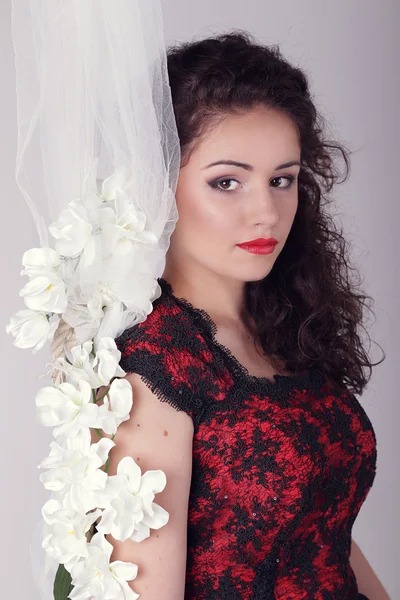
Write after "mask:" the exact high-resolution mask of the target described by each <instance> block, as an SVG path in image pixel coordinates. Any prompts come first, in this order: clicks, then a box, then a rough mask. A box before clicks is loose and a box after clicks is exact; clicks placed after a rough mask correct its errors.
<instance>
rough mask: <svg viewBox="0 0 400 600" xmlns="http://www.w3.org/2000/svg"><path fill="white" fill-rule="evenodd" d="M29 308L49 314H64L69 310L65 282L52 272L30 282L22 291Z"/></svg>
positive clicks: (20, 293) (21, 294)
mask: <svg viewBox="0 0 400 600" xmlns="http://www.w3.org/2000/svg"><path fill="white" fill-rule="evenodd" d="M19 295H20V296H22V297H23V298H24V302H25V304H26V306H27V307H28V308H30V309H31V310H36V311H45V312H48V313H62V312H64V310H65V309H66V308H67V295H66V293H65V284H64V281H63V280H62V279H61V278H60V277H58V275H56V274H53V273H51V272H48V273H43V274H42V275H39V276H38V277H35V278H33V279H31V280H30V281H28V283H26V284H25V285H24V287H23V288H22V289H21V290H20V292H19Z"/></svg>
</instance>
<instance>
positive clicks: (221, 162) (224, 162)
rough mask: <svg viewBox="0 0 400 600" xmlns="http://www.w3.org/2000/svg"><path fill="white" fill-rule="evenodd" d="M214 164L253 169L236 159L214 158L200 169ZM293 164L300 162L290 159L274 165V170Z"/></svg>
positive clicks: (247, 169)
mask: <svg viewBox="0 0 400 600" xmlns="http://www.w3.org/2000/svg"><path fill="white" fill-rule="evenodd" d="M216 165H233V166H235V167H242V168H243V169H246V171H254V167H252V166H251V165H249V164H247V163H243V162H238V161H237V160H228V159H222V160H216V161H215V162H212V163H210V164H208V165H206V166H205V167H202V169H209V168H210V167H215V166H216ZM293 165H298V166H299V167H301V164H300V163H299V161H298V160H291V161H289V162H287V163H283V165H278V166H277V167H276V169H275V171H278V170H279V169H287V168H288V167H293Z"/></svg>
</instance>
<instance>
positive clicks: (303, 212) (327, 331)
mask: <svg viewBox="0 0 400 600" xmlns="http://www.w3.org/2000/svg"><path fill="white" fill-rule="evenodd" d="M167 68H168V76H169V82H170V86H171V94H172V102H173V109H174V114H175V119H176V124H177V128H178V134H179V139H180V147H181V159H182V160H181V166H184V165H185V164H187V161H188V160H189V158H190V154H191V152H192V151H193V149H194V148H195V146H196V144H197V143H198V142H199V140H201V139H202V136H204V135H206V133H207V131H208V130H209V128H211V127H213V125H215V124H216V123H218V120H219V119H221V118H223V117H225V116H226V115H227V114H241V113H243V111H247V110H250V109H252V108H255V107H256V106H259V105H262V106H264V107H267V108H269V109H272V110H276V111H282V112H283V113H285V114H286V115H287V116H289V117H290V118H291V120H292V122H293V123H294V125H295V127H296V128H297V131H298V136H299V141H300V148H301V163H302V167H301V170H300V173H299V180H298V209H297V212H296V216H295V219H294V222H293V225H292V228H291V231H290V233H289V236H288V238H287V240H286V243H285V246H284V248H283V249H282V251H281V253H280V254H279V256H278V258H277V260H276V262H275V264H274V267H273V269H272V270H271V272H270V273H269V274H268V276H267V277H265V278H264V279H262V280H260V281H254V282H253V281H249V282H246V283H245V312H244V314H243V319H244V321H245V323H246V324H247V326H248V327H250V328H251V329H253V334H254V337H255V338H256V339H257V340H258V341H259V344H260V345H261V347H262V349H263V351H264V352H265V353H266V354H267V355H268V356H270V357H271V358H272V362H274V357H277V358H278V359H279V360H283V361H285V363H286V364H287V366H288V367H289V368H290V369H291V370H292V371H293V372H301V371H303V370H304V369H308V368H310V367H316V368H317V369H318V370H319V371H321V372H322V373H323V374H324V375H325V376H326V377H327V378H328V379H329V380H330V381H331V382H334V383H335V384H337V385H338V386H340V387H348V388H349V389H350V391H351V392H352V393H358V394H361V393H362V391H363V389H364V387H365V386H366V385H367V383H368V381H369V379H370V377H371V371H372V369H371V367H372V366H375V365H377V364H380V363H381V362H383V360H384V359H385V357H386V354H385V353H384V358H382V359H381V361H379V362H377V363H372V362H371V360H370V358H369V356H368V353H367V351H366V349H365V347H364V345H363V342H362V339H361V336H360V327H362V328H363V330H364V331H366V333H367V336H368V338H369V339H370V337H369V335H368V332H367V329H366V328H365V326H364V318H365V312H364V309H365V308H368V301H371V300H372V299H371V297H370V296H367V295H366V294H364V293H363V290H362V289H361V288H360V279H359V278H358V281H355V280H354V278H353V279H352V277H351V272H353V273H356V274H357V273H358V272H357V270H356V269H355V268H354V267H353V266H351V265H350V260H349V256H348V242H347V241H346V240H345V238H344V236H343V230H342V229H339V227H338V225H337V224H336V222H335V221H334V219H333V217H332V216H331V215H330V214H329V212H328V210H327V207H328V205H329V204H330V203H331V199H330V198H329V196H328V194H329V192H331V190H332V188H333V186H334V185H335V184H336V183H343V182H344V181H346V179H347V178H348V175H349V172H350V158H349V157H350V151H349V149H348V148H347V147H346V146H345V145H343V144H340V143H338V142H336V141H330V140H328V139H326V134H325V130H326V121H325V118H324V117H323V116H322V115H321V114H320V113H319V112H318V111H317V108H316V106H315V104H314V102H313V99H312V95H311V92H310V89H309V83H308V80H307V77H306V74H305V73H304V71H303V70H302V69H300V68H299V67H298V66H293V65H291V64H289V62H287V60H286V59H285V58H284V57H283V56H282V54H281V51H280V49H279V46H278V45H272V46H264V45H261V44H259V43H257V42H256V41H255V39H254V38H253V36H251V35H250V34H249V33H248V32H244V31H242V30H232V31H231V32H229V33H224V34H220V35H217V36H215V37H209V38H205V39H202V40H199V41H192V42H184V43H181V44H173V45H171V46H169V47H168V48H167ZM336 154H339V155H340V156H341V157H342V159H343V161H344V165H345V171H344V176H343V178H342V179H341V180H340V171H339V169H338V168H337V166H336V164H335V155H336ZM358 275H359V273H358ZM249 315H250V317H249ZM253 324H254V325H255V327H254V328H253ZM364 367H368V368H369V375H368V378H367V376H366V375H365V374H364V370H363V368H364Z"/></svg>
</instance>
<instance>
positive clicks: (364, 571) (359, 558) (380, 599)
mask: <svg viewBox="0 0 400 600" xmlns="http://www.w3.org/2000/svg"><path fill="white" fill-rule="evenodd" d="M350 565H351V568H352V569H353V571H354V574H355V576H356V579H357V586H358V591H359V592H360V593H361V594H365V595H366V596H367V598H368V599H369V600H390V597H389V594H388V593H387V591H386V590H385V588H384V587H383V585H382V583H381V582H380V580H379V579H378V577H377V575H376V573H375V572H374V570H373V569H372V567H371V565H370V564H369V562H368V560H367V559H366V557H365V556H364V554H363V553H362V552H361V549H360V547H359V546H358V544H356V542H355V541H354V540H353V539H352V540H351V551H350Z"/></svg>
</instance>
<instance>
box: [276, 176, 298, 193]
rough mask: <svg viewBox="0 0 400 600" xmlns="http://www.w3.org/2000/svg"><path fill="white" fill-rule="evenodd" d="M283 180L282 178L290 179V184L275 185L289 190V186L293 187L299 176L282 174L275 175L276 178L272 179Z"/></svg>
mask: <svg viewBox="0 0 400 600" xmlns="http://www.w3.org/2000/svg"><path fill="white" fill-rule="evenodd" d="M279 179H280V180H282V179H287V180H288V181H289V184H288V185H286V186H284V187H281V186H274V187H277V189H280V190H288V189H289V188H291V187H292V185H293V183H294V182H295V181H296V179H297V177H294V175H280V176H279V177H274V179H272V181H276V180H279Z"/></svg>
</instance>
